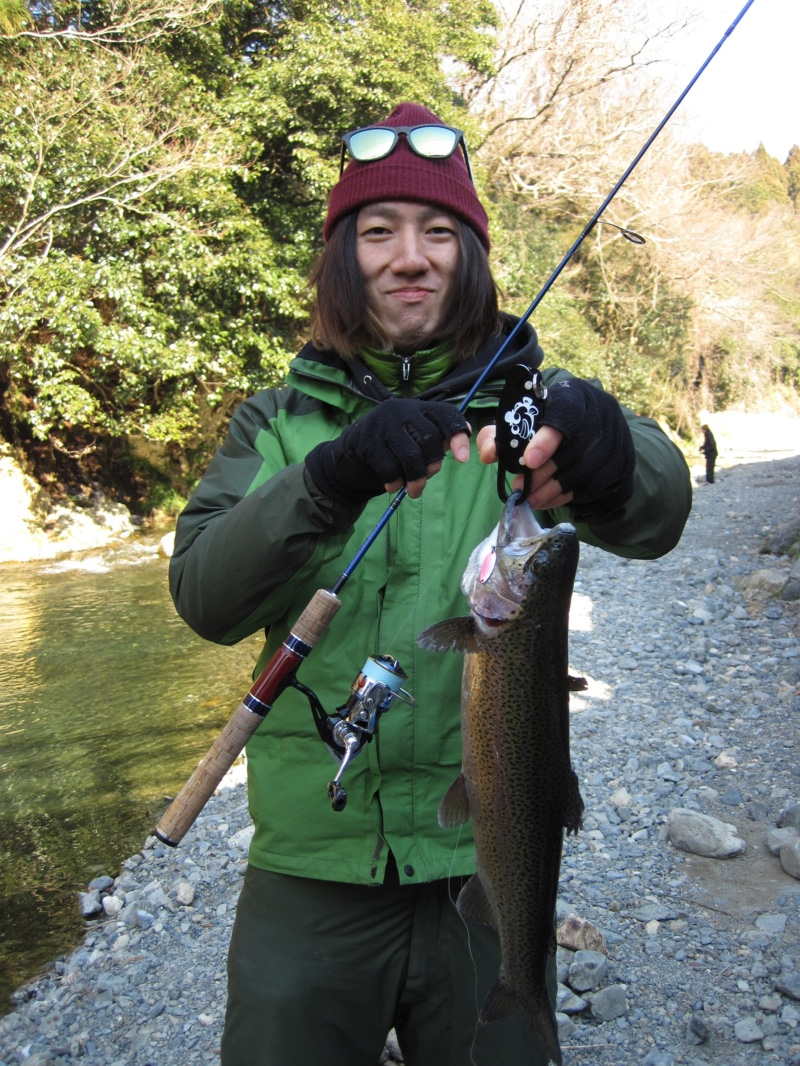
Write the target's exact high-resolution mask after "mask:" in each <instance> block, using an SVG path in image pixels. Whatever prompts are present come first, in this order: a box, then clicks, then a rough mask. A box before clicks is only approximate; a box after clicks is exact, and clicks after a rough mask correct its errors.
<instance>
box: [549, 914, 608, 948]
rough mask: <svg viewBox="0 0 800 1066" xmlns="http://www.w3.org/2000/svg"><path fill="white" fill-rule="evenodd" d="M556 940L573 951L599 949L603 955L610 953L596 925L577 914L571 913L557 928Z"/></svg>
mask: <svg viewBox="0 0 800 1066" xmlns="http://www.w3.org/2000/svg"><path fill="white" fill-rule="evenodd" d="M556 941H557V943H558V944H560V945H561V947H562V948H569V949H570V950H571V951H599V952H600V953H601V954H602V955H607V954H608V948H607V947H606V942H605V940H604V939H603V934H602V933H601V932H600V930H599V929H598V928H597V926H596V925H592V923H591V922H587V921H586V920H585V919H584V918H579V917H578V915H577V914H569V915H567V917H566V918H565V919H564V921H563V922H562V923H561V925H559V927H558V929H557V930H556Z"/></svg>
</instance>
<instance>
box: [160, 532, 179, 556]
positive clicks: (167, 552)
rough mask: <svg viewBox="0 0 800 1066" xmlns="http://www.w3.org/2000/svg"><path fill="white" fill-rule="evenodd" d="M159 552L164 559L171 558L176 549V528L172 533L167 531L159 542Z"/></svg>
mask: <svg viewBox="0 0 800 1066" xmlns="http://www.w3.org/2000/svg"><path fill="white" fill-rule="evenodd" d="M157 550H158V554H159V556H160V557H161V558H162V559H171V558H172V553H173V552H174V551H175V530H174V529H173V530H172V532H171V533H165V534H164V536H163V537H162V538H161V540H160V541H159V542H158V549H157Z"/></svg>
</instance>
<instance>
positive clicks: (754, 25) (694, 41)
mask: <svg viewBox="0 0 800 1066" xmlns="http://www.w3.org/2000/svg"><path fill="white" fill-rule="evenodd" d="M695 2H696V6H697V7H698V8H700V7H702V14H701V15H700V16H699V17H698V18H697V21H696V22H695V23H694V24H693V27H692V29H691V30H690V31H687V32H686V33H684V34H683V35H682V37H681V40H680V45H679V46H678V45H673V46H672V47H671V49H670V50H669V51H670V54H671V55H672V56H673V58H674V59H675V61H676V64H678V69H679V71H680V77H679V81H678V89H677V92H676V94H675V97H673V98H672V100H668V101H667V107H669V106H670V104H671V103H674V100H675V99H677V96H678V94H679V93H680V92H681V90H682V89H683V88H685V86H686V85H687V84H688V83H689V80H690V79H691V78H692V77H693V76H694V74H695V73H696V71H697V70H698V69H699V68H700V66H701V65H702V64H703V62H704V61H705V59H706V58H707V57H708V55H709V54H710V53H711V51H712V50H713V49H714V47H715V46H716V45H717V43H718V42H719V41H720V40H721V39H722V37H723V36H724V34H725V32H726V30H727V29H728V28H729V27H730V25H731V24H732V23H733V21H734V20H735V19H736V17H737V15H738V14H739V12H740V11H741V10H742V8H743V7H744V5H745V3H746V0H695ZM670 7H674V9H675V11H676V12H677V11H678V10H679V9H684V10H685V3H679V2H678V0H669V5H667V4H662V6H661V8H660V13H661V14H669V11H670ZM799 49H800V0H753V3H752V4H751V6H750V7H749V8H748V9H747V11H746V12H745V13H744V15H743V16H742V18H741V20H740V22H739V23H738V24H737V26H736V28H735V29H734V30H733V32H732V33H731V35H730V36H729V37H727V38H726V40H725V42H724V44H723V45H722V46H721V47H720V49H719V51H718V52H717V54H716V55H715V56H714V58H713V59H712V60H711V62H710V63H709V65H708V66H707V67H706V69H705V70H704V71H703V73H702V74H701V75H700V77H699V78H698V80H697V82H696V83H695V84H694V86H693V87H692V89H691V91H690V92H689V94H688V95H687V96H686V99H685V100H684V101H683V103H682V104H681V106H680V107H679V109H678V110H677V111H676V113H675V116H674V117H675V119H676V120H678V119H682V120H683V121H684V122H688V123H689V128H690V130H691V132H692V135H693V138H692V139H696V140H699V141H702V142H703V143H704V144H705V145H707V147H709V148H711V149H712V150H713V151H717V152H726V153H729V152H741V151H747V152H751V151H753V150H754V149H756V148H757V147H758V145H759V143H762V142H763V144H764V147H765V148H766V149H767V151H768V152H769V153H770V155H773V156H775V157H776V158H777V159H778V160H779V161H780V162H781V163H782V162H784V160H785V159H786V156H787V154H788V152H789V149H790V148H791V147H792V145H795V144H797V145H800V91H798V88H799V87H798V78H797V56H798V50H799Z"/></svg>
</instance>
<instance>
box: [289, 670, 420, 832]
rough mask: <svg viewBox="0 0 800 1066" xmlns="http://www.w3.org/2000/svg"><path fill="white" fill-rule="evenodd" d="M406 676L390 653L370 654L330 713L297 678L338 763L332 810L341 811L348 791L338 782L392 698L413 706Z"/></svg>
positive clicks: (296, 685)
mask: <svg viewBox="0 0 800 1066" xmlns="http://www.w3.org/2000/svg"><path fill="white" fill-rule="evenodd" d="M407 677H408V675H407V674H406V673H405V671H404V670H403V669H402V667H401V666H400V664H399V663H398V661H397V660H396V659H393V658H392V657H391V655H370V657H369V658H368V659H367V661H366V663H365V664H364V666H363V668H362V669H361V670H360V671H359V672H358V674H357V675H356V678H355V680H354V681H353V684H352V685H351V686H350V695H349V697H348V700H347V702H346V703H345V704H343V705H342V706H341V707H337V708H336V710H335V712H334V713H333V714H329V713H328V712H327V711H326V710H325V708H324V707H323V706H322V704H321V703H320V701H319V698H318V697H317V695H316V693H314V692H312V690H311V689H310V688H308V687H307V686H305V685H302V684H301V683H300V682H299V681H298V680H297V679H296V678H295V679H294V681H293V682H292V684H293V687H294V688H296V689H299V691H300V692H302V693H303V694H304V695H305V697H306V698H307V700H308V702H309V706H310V707H311V713H312V714H313V716H314V723H315V725H316V727H317V732H318V733H319V735H320V737H321V739H322V742H323V744H324V745H325V747H326V748H327V749H328V751H329V752H330V753H331V755H332V756H333V757H334V759H336V761H337V762H338V763H339V769H338V771H337V773H336V776H335V777H334V778H333V780H332V781H330V782H329V783H328V799H329V800H330V801H331V806H332V807H333V809H334V810H335V811H342V810H344V808H345V805H346V803H347V791H346V789H345V788H344V786H343V785H342V784H341V779H342V775H343V774H344V772H345V770H346V769H347V767H348V766H349V765H350V763H351V762H352V761H353V759H354V758H355V757H356V755H358V754H359V753H360V752H361V750H362V749H363V747H364V745H365V744H368V743H369V742H370V741H371V740H372V738H373V736H374V735H375V730H376V728H377V725H378V721H379V719H380V718H381V716H382V715H383V714H385V713H386V711H388V710H389V708H390V707H391V706H392V704H393V703H394V701H395V700H400V701H401V702H403V703H405V704H407V706H409V707H416V706H417V701H416V700H415V699H414V697H413V696H412V695H411V694H410V693H408V692H406V690H405V689H404V688H403V682H404V681H405V680H406V679H407Z"/></svg>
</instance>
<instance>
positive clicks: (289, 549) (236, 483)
mask: <svg viewBox="0 0 800 1066" xmlns="http://www.w3.org/2000/svg"><path fill="white" fill-rule="evenodd" d="M270 402H271V401H270V392H269V390H268V391H267V392H264V393H259V394H257V395H256V396H255V397H252V398H251V399H250V400H246V401H245V402H244V403H243V404H242V405H241V406H240V407H239V409H238V410H237V412H236V413H235V415H234V417H233V419H232V420H231V424H230V427H229V430H228V434H227V436H226V439H225V441H224V443H223V445H222V447H221V448H220V449H219V451H218V452H217V454H216V455H215V457H214V459H213V460H212V462H211V464H210V465H209V467H208V470H207V471H206V473H205V474H204V475H203V477H202V479H201V481H200V483H199V485H198V487H197V489H196V491H195V492H194V494H193V495H192V497H191V499H190V500H189V502H188V504H187V505H186V508H185V509H184V511H183V513H182V514H181V516H180V518H179V519H178V524H177V529H176V534H175V548H174V551H173V555H172V559H171V560H170V567H169V584H170V592H171V594H172V598H173V601H174V603H175V607H176V609H177V611H178V614H180V616H181V617H182V618H183V619H184V621H186V622H187V623H188V624H189V625H190V626H191V627H192V629H194V630H195V632H197V633H199V634H200V636H202V637H205V638H206V639H207V640H213V641H215V642H217V643H220V644H233V643H235V642H236V641H238V640H241V639H242V638H243V637H245V636H248V635H249V634H250V633H254V632H256V631H257V630H258V629H261V628H263V627H268V626H269V625H270V624H271V623H272V622H273V621H275V620H276V619H277V618H280V617H282V615H283V613H284V611H285V610H286V608H287V605H288V603H289V600H290V599H291V583H292V579H293V577H295V576H296V575H297V574H298V573H299V572H300V571H301V570H303V569H311V570H313V569H318V568H319V567H320V566H322V565H324V563H325V562H326V561H328V560H329V559H332V558H335V557H336V556H338V555H339V554H341V552H342V551H343V549H344V545H345V544H346V542H347V540H348V538H349V536H350V534H351V533H352V529H353V523H354V522H355V519H356V518H357V517H358V515H359V514H360V512H361V510H363V505H359V506H356V507H353V506H347V505H342V504H336V503H334V502H333V501H332V500H329V499H327V497H325V496H322V495H321V494H320V493H319V492H318V490H317V489H316V488H315V486H314V484H313V482H311V480H310V479H309V478H308V477H307V475H306V472H305V464H304V463H303V461H302V457H301V455H300V456H298V455H292V454H287V449H286V447H285V446H284V442H283V441H282V440H281V438H280V434H279V433H278V432H277V431H276V430H275V429H274V427H273V424H272V423H273V419H272V417H271V415H272V413H273V412H272V411H271V410H270V408H269V404H270ZM330 433H331V435H333V431H332V430H331V431H330ZM315 443H316V440H315V439H311V441H310V443H309V444H308V447H313V445H314V444H315Z"/></svg>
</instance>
